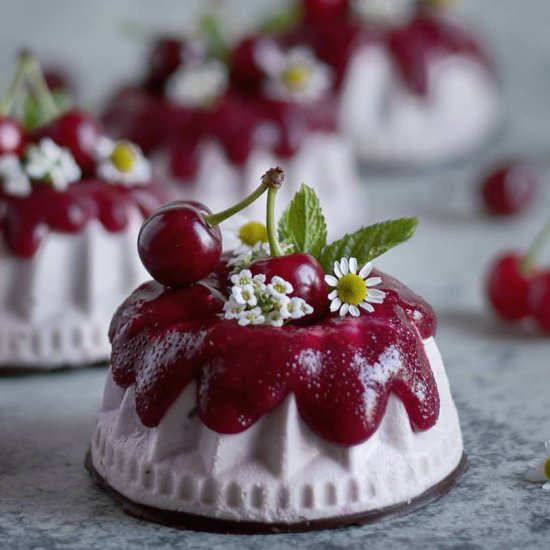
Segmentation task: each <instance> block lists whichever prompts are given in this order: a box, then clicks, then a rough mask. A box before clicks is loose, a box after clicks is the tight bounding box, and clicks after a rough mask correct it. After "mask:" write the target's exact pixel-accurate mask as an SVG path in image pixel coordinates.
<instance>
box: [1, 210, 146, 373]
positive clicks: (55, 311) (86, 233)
mask: <svg viewBox="0 0 550 550" xmlns="http://www.w3.org/2000/svg"><path fill="white" fill-rule="evenodd" d="M141 221H142V220H141V216H140V215H139V214H138V213H137V211H136V212H135V213H133V214H132V217H131V220H130V223H129V226H128V228H127V229H126V230H125V231H123V232H121V233H109V232H108V231H107V230H105V229H104V228H103V226H102V225H101V224H100V222H98V221H95V220H94V221H92V222H90V223H89V224H88V225H87V226H86V228H85V229H84V230H83V231H82V232H80V233H75V234H67V233H56V232H51V233H50V234H48V235H47V236H46V238H45V239H44V241H43V243H42V244H41V246H40V248H39V250H38V252H37V253H36V254H35V255H34V256H33V257H32V258H30V259H22V258H17V257H15V256H13V255H12V254H11V253H10V252H9V251H8V250H6V247H5V245H4V244H3V243H2V242H0V304H1V307H0V368H1V367H2V366H3V367H10V368H11V367H13V368H17V367H32V368H54V367H61V366H75V367H76V366H81V365H87V364H90V363H94V362H98V361H107V360H108V358H109V356H110V345H109V340H108V337H107V332H108V329H109V324H110V322H111V317H112V315H113V312H114V311H115V309H116V308H117V307H118V306H119V305H120V304H121V303H122V301H123V300H125V299H126V297H127V296H128V294H129V293H130V292H131V291H132V290H134V289H135V288H136V286H138V284H140V283H141V282H143V281H145V280H147V279H148V278H149V277H148V276H147V274H146V272H145V270H144V269H143V267H142V265H141V262H140V260H139V257H138V254H137V249H136V243H137V235H138V232H139V228H140V227H141Z"/></svg>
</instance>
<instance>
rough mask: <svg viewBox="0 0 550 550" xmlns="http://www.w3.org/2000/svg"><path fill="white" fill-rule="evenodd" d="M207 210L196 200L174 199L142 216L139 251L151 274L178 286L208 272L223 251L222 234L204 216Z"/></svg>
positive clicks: (190, 282)
mask: <svg viewBox="0 0 550 550" xmlns="http://www.w3.org/2000/svg"><path fill="white" fill-rule="evenodd" d="M208 213H210V210H209V209H208V208H207V207H206V206H204V205H202V204H200V203H196V202H189V201H175V202H174V203H171V204H168V205H165V206H164V207H161V208H159V209H158V210H156V211H155V212H153V214H152V215H151V216H150V217H149V218H148V219H147V220H145V223H144V224H143V226H142V228H141V231H140V233H139V236H138V252H139V256H140V258H141V261H142V262H143V265H144V266H145V269H147V271H148V272H149V273H150V274H151V276H152V277H153V278H154V279H155V280H156V281H158V282H159V283H161V284H162V285H164V286H168V287H172V288H180V287H184V286H188V285H191V284H193V283H196V282H197V281H200V280H201V279H203V278H204V277H206V276H207V275H208V274H209V273H211V272H212V271H213V270H214V268H215V267H216V264H217V263H218V261H219V259H220V257H221V252H222V241H221V234H220V230H219V228H218V227H212V226H210V225H209V224H208V222H207V221H206V220H205V215H207V214H208Z"/></svg>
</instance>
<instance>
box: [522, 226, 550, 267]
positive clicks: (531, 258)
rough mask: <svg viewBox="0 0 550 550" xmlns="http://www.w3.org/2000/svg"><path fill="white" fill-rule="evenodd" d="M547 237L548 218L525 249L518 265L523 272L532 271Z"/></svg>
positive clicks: (549, 229) (549, 232)
mask: <svg viewBox="0 0 550 550" xmlns="http://www.w3.org/2000/svg"><path fill="white" fill-rule="evenodd" d="M548 239H550V220H548V221H547V222H546V224H545V225H544V227H543V228H542V230H541V232H540V233H539V234H538V235H537V237H536V238H535V240H534V241H533V244H532V245H531V246H530V247H529V249H528V250H527V254H526V255H525V257H524V258H523V260H522V262H521V265H520V269H521V271H522V272H523V273H530V272H531V271H533V269H534V267H535V265H536V261H537V257H538V255H539V253H540V251H541V249H542V247H543V246H544V244H545V243H546V241H547V240H548Z"/></svg>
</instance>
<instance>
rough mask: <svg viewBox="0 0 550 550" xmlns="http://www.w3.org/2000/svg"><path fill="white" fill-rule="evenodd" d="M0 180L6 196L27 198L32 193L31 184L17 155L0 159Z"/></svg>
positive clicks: (9, 155) (4, 156)
mask: <svg viewBox="0 0 550 550" xmlns="http://www.w3.org/2000/svg"><path fill="white" fill-rule="evenodd" d="M0 180H1V181H2V190H3V191H4V193H6V195H12V196H14V197H28V196H29V195H30V194H31V193H32V184H31V180H30V179H29V176H27V174H26V172H25V170H24V169H23V165H22V164H21V161H20V159H19V157H18V156H17V155H13V154H8V155H3V156H1V157H0Z"/></svg>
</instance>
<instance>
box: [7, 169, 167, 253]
mask: <svg viewBox="0 0 550 550" xmlns="http://www.w3.org/2000/svg"><path fill="white" fill-rule="evenodd" d="M164 200H165V197H164V194H163V192H162V191H161V190H160V189H159V188H158V187H157V186H156V185H149V186H143V187H141V186H140V187H125V186H119V185H111V184H107V183H105V182H102V181H98V180H84V181H81V182H78V183H74V184H72V185H71V186H69V188H68V189H67V190H66V191H55V190H54V189H52V188H51V187H49V186H48V185H42V184H40V185H35V187H34V189H33V192H32V194H31V195H29V196H28V197H24V198H23V197H15V196H10V195H5V194H3V193H2V192H1V191H0V230H1V232H2V237H3V239H4V242H5V244H6V245H7V247H8V249H9V250H10V252H11V253H12V254H14V255H15V256H19V257H22V258H30V257H32V256H33V255H34V254H35V253H36V251H37V250H38V248H39V246H40V243H41V242H42V240H43V239H44V237H45V236H46V235H47V234H48V232H49V231H57V232H61V233H78V232H79V231H82V230H83V229H84V228H85V226H86V225H87V224H88V223H89V222H90V221H92V220H99V221H100V222H101V224H102V225H103V227H105V229H107V230H108V231H111V232H118V231H123V230H124V229H125V228H126V227H127V226H128V222H129V216H130V214H131V212H132V211H134V210H135V209H136V208H137V209H138V210H139V211H140V212H141V214H142V215H143V216H144V217H145V216H148V215H149V214H150V213H151V212H152V211H153V210H154V209H155V208H157V207H158V206H159V205H160V204H162V202H164Z"/></svg>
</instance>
